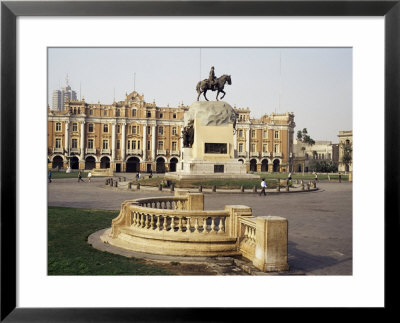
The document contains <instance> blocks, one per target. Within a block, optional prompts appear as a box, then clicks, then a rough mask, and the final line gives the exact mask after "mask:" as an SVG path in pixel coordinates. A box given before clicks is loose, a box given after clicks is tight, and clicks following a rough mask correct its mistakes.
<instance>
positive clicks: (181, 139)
mask: <svg viewBox="0 0 400 323" xmlns="http://www.w3.org/2000/svg"><path fill="white" fill-rule="evenodd" d="M179 141H180V144H179V145H180V147H179V156H180V157H181V159H183V136H182V135H181V136H180V139H179Z"/></svg>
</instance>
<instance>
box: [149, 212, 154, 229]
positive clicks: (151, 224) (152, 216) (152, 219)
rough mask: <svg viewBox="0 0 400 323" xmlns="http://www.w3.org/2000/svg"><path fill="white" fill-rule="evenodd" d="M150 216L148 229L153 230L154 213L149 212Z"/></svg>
mask: <svg viewBox="0 0 400 323" xmlns="http://www.w3.org/2000/svg"><path fill="white" fill-rule="evenodd" d="M150 218H151V221H150V229H151V230H153V229H154V215H153V214H150Z"/></svg>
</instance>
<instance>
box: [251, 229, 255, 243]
mask: <svg viewBox="0 0 400 323" xmlns="http://www.w3.org/2000/svg"><path fill="white" fill-rule="evenodd" d="M255 238H256V229H255V228H251V242H255V241H256V239H255Z"/></svg>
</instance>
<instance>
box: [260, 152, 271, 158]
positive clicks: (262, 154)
mask: <svg viewBox="0 0 400 323" xmlns="http://www.w3.org/2000/svg"><path fill="white" fill-rule="evenodd" d="M261 156H262V157H269V156H271V153H270V152H268V151H263V152H262V153H261Z"/></svg>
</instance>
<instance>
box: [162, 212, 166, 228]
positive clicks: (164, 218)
mask: <svg viewBox="0 0 400 323" xmlns="http://www.w3.org/2000/svg"><path fill="white" fill-rule="evenodd" d="M162 231H167V216H166V215H163V230H162Z"/></svg>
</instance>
